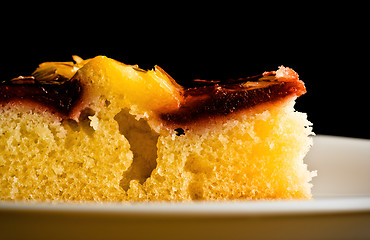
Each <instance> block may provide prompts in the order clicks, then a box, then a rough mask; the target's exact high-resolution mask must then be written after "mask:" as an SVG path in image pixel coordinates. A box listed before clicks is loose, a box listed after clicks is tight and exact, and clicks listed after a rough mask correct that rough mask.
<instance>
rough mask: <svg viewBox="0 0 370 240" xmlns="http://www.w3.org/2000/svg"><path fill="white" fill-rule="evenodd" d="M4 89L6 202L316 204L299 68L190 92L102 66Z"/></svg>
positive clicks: (156, 75)
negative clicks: (296, 201)
mask: <svg viewBox="0 0 370 240" xmlns="http://www.w3.org/2000/svg"><path fill="white" fill-rule="evenodd" d="M74 60H75V62H47V63H42V64H41V65H40V66H39V68H38V69H37V70H36V71H35V72H34V73H33V74H32V76H29V77H18V78H14V79H11V80H8V81H3V82H2V83H1V85H0V114H1V118H0V150H1V151H0V199H2V200H47V201H56V200H62V201H98V202H100V201H148V200H176V201H187V200H233V199H246V200H252V199H310V198H311V187H312V185H311V184H310V181H311V178H312V177H313V176H315V174H316V172H310V171H308V169H307V165H306V164H304V162H303V159H304V156H305V155H306V153H307V152H308V150H309V148H310V147H311V145H312V138H311V137H310V135H312V134H313V133H312V131H311V127H310V126H311V123H310V122H309V121H308V120H307V117H306V114H304V113H299V112H296V111H295V110H294V104H295V100H296V98H297V97H299V96H301V95H302V94H304V93H305V92H306V89H305V86H304V83H303V82H302V81H301V80H299V78H298V74H297V73H296V72H294V71H293V70H292V69H290V68H285V67H280V68H279V69H278V70H277V71H272V72H265V73H263V74H261V75H258V76H253V77H247V78H241V79H237V80H228V81H223V82H215V81H203V80H196V81H197V82H198V83H199V84H198V85H199V86H198V87H193V88H184V87H182V86H180V85H178V84H177V83H176V82H175V80H173V79H172V78H171V77H170V76H169V75H168V74H167V73H166V72H165V71H164V70H163V69H161V68H160V67H158V66H156V67H155V68H154V69H153V70H148V71H146V70H143V69H140V68H139V67H138V66H136V65H126V64H123V63H120V62H118V61H115V60H113V59H110V58H107V57H104V56H98V57H95V58H92V59H87V60H82V59H81V58H79V57H77V56H74Z"/></svg>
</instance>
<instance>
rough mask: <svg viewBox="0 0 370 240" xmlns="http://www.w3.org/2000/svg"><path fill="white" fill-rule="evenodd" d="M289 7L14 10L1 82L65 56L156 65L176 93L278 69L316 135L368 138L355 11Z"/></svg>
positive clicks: (364, 31)
mask: <svg viewBox="0 0 370 240" xmlns="http://www.w3.org/2000/svg"><path fill="white" fill-rule="evenodd" d="M179 4H180V3H179ZM266 4H267V3H266ZM299 4H300V5H299V6H291V5H290V6H285V5H283V6H260V7H259V8H258V9H251V8H248V7H245V6H242V5H241V6H234V5H233V7H231V8H230V5H232V4H228V5H221V6H218V7H217V8H210V7H208V6H207V7H205V8H203V9H199V6H197V5H192V6H190V7H189V6H183V5H181V4H180V5H179V6H172V7H173V8H171V9H168V8H169V7H171V6H166V5H164V6H147V8H145V9H143V8H142V6H129V7H128V6H126V7H122V6H121V7H119V6H104V7H101V8H100V6H98V9H97V10H94V12H92V10H90V8H89V10H88V9H85V11H81V10H77V9H74V8H72V7H71V6H67V7H66V6H64V7H63V8H61V9H60V11H55V8H57V7H56V6H54V7H53V8H52V7H50V6H49V8H50V9H49V8H48V9H49V10H48V11H46V10H45V9H44V10H43V11H42V12H34V11H27V10H25V11H19V9H18V11H15V12H16V13H15V14H16V15H13V17H2V18H4V19H1V20H2V25H3V26H2V34H1V38H2V40H3V41H2V59H3V61H2V71H1V78H2V79H7V78H12V77H15V76H18V75H28V74H30V73H31V72H32V71H33V70H34V69H35V68H36V67H37V66H38V64H39V63H41V62H44V61H70V60H71V55H73V54H75V55H79V56H80V57H82V58H91V57H94V56H96V55H106V56H108V57H111V58H114V59H116V60H119V61H121V62H124V63H127V64H138V65H139V66H140V67H141V68H144V69H148V68H152V67H153V66H154V65H159V66H161V67H162V68H163V69H164V70H165V71H167V72H168V73H169V74H170V75H171V76H172V77H173V78H174V79H176V80H177V81H179V82H180V83H181V84H183V85H185V86H186V85H188V84H189V80H191V79H194V78H200V79H207V80H216V79H217V80H219V79H227V78H238V77H245V76H251V75H255V74H260V73H262V72H264V71H270V70H277V68H278V66H280V65H284V66H287V67H291V68H293V69H294V70H296V71H297V72H298V74H299V75H300V78H301V79H302V80H303V81H304V82H305V84H306V87H307V90H308V93H307V94H306V95H304V96H302V97H301V98H299V99H298V101H297V105H296V109H297V110H298V111H302V112H307V113H308V118H309V120H310V121H311V122H313V124H314V131H315V133H316V134H328V135H339V136H348V137H358V138H370V126H369V122H370V116H369V114H370V111H369V103H370V101H369V98H368V95H369V93H368V92H369V91H368V85H369V84H368V83H369V81H370V79H369V74H368V70H369V62H370V61H369V60H368V58H369V47H368V42H369V41H368V39H369V35H368V34H369V33H368V29H369V27H368V24H366V21H365V15H363V14H362V13H361V9H362V8H361V6H351V7H348V6H339V7H338V6H335V7H333V6H326V7H323V6H313V5H310V6H306V5H304V4H303V3H299ZM89 7H92V6H89ZM152 7H153V8H152ZM117 8H118V9H117ZM128 14H129V16H128ZM8 16H9V15H8Z"/></svg>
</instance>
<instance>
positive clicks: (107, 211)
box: [0, 136, 370, 239]
mask: <svg viewBox="0 0 370 240" xmlns="http://www.w3.org/2000/svg"><path fill="white" fill-rule="evenodd" d="M305 161H306V162H307V163H308V165H309V168H310V169H311V170H318V177H316V178H314V180H313V183H314V188H313V194H314V198H315V200H313V201H251V202H248V201H237V202H196V203H150V204H148V203H146V204H47V203H42V204H41V203H23V202H16V203H9V202H0V239H3V238H2V237H4V239H12V238H14V239H18V238H20V239H25V238H27V239H30V238H35V239H117V238H126V239H149V238H150V239H246V238H251V239H358V238H361V239H370V140H362V139H352V138H343V137H330V136H317V137H315V139H314V147H313V148H312V149H311V151H310V152H309V154H308V155H307V157H306V159H305Z"/></svg>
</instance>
